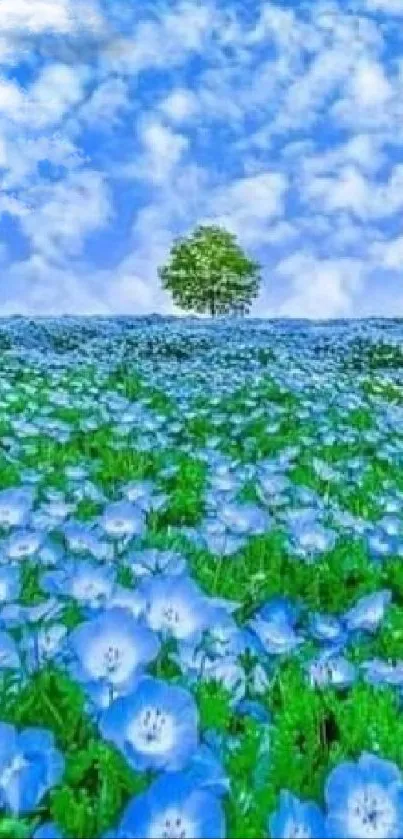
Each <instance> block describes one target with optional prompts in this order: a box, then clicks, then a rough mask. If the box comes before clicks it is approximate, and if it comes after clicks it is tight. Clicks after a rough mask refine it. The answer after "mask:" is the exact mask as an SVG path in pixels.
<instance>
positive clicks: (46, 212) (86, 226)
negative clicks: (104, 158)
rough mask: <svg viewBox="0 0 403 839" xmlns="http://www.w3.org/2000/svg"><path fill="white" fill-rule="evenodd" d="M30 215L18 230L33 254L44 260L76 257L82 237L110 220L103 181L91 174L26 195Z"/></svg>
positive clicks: (73, 176)
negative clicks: (29, 245) (29, 244)
mask: <svg viewBox="0 0 403 839" xmlns="http://www.w3.org/2000/svg"><path fill="white" fill-rule="evenodd" d="M27 195H28V199H29V202H30V205H31V208H32V210H31V212H30V213H28V214H27V215H24V216H23V217H22V219H21V227H22V230H23V232H24V233H25V235H26V236H28V238H29V240H30V242H31V245H32V247H33V249H34V251H35V252H36V253H40V254H42V255H43V256H44V257H46V258H47V259H56V260H58V259H59V260H60V259H64V258H65V257H66V256H68V255H76V254H79V253H80V251H81V249H82V246H83V243H84V240H85V237H86V236H87V235H88V234H89V233H92V232H93V231H94V230H96V229H97V228H100V227H103V226H104V225H106V224H107V223H108V221H110V219H111V217H112V207H111V204H110V200H109V195H108V190H107V187H106V184H105V180H104V177H103V176H102V175H101V174H100V173H99V172H95V171H91V170H88V169H87V170H85V171H82V172H73V173H72V174H71V175H69V176H68V177H66V178H65V179H64V180H62V181H60V182H58V183H55V184H51V185H48V186H42V187H41V186H37V187H32V188H31V189H30V190H28V191H27Z"/></svg>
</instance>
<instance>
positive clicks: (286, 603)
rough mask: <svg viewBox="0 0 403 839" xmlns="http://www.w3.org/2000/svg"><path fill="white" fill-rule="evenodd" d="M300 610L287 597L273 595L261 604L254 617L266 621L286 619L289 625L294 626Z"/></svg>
mask: <svg viewBox="0 0 403 839" xmlns="http://www.w3.org/2000/svg"><path fill="white" fill-rule="evenodd" d="M300 611H301V610H300V607H299V606H298V605H297V604H296V603H293V602H292V600H290V599H289V598H288V597H283V596H282V595H274V596H273V597H271V598H270V600H267V601H266V603H264V604H263V606H262V607H261V608H260V609H259V612H258V613H257V616H256V617H260V618H262V620H264V621H268V622H271V621H275V620H279V621H287V622H288V623H289V624H290V626H294V625H295V623H296V621H297V620H298V617H299V615H300Z"/></svg>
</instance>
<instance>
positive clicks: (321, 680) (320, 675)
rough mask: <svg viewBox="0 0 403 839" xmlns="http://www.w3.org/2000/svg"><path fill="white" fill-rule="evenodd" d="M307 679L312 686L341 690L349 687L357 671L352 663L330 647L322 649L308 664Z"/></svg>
mask: <svg viewBox="0 0 403 839" xmlns="http://www.w3.org/2000/svg"><path fill="white" fill-rule="evenodd" d="M308 673H309V679H310V683H311V685H312V687H320V688H323V687H328V686H329V685H331V686H332V687H334V688H339V690H343V689H344V688H346V687H350V685H352V684H353V682H354V681H355V679H356V678H357V671H356V668H355V667H354V665H353V664H351V662H350V661H348V660H347V659H346V658H344V656H341V655H337V652H336V651H335V650H334V649H332V648H330V649H326V650H323V651H322V652H321V653H320V654H319V655H318V656H317V658H316V659H314V660H313V661H311V663H310V664H309V666H308Z"/></svg>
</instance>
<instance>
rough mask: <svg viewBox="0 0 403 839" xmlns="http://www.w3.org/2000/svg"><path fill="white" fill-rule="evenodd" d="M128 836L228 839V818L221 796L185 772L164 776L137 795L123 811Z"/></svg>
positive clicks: (138, 838)
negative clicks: (196, 782)
mask: <svg viewBox="0 0 403 839" xmlns="http://www.w3.org/2000/svg"><path fill="white" fill-rule="evenodd" d="M119 836H121V837H125V839H144V837H147V839H161V837H163V836H166V837H170V839H224V837H225V817H224V811H223V808H222V805H221V803H220V801H219V799H218V798H217V797H216V796H215V795H213V794H212V793H211V792H208V791H207V790H205V789H200V787H199V786H198V785H197V784H195V783H192V781H191V780H190V779H189V778H188V777H187V775H186V774H183V773H175V774H170V775H163V776H162V777H161V778H158V779H157V780H156V781H154V783H153V784H152V785H151V787H150V788H149V789H148V790H147V792H145V793H143V794H142V795H139V796H137V797H136V798H134V799H133V800H132V801H131V802H130V803H129V805H128V807H127V809H126V811H125V813H124V814H123V818H122V821H121V823H120V826H119Z"/></svg>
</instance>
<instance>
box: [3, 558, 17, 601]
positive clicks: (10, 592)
mask: <svg viewBox="0 0 403 839" xmlns="http://www.w3.org/2000/svg"><path fill="white" fill-rule="evenodd" d="M20 589H21V579H20V569H19V567H18V566H17V565H10V566H9V567H8V568H7V567H0V606H1V605H2V604H3V603H11V601H13V600H17V599H18V597H19V594H20Z"/></svg>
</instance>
